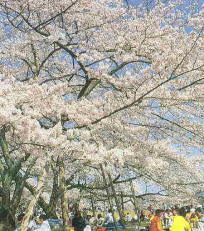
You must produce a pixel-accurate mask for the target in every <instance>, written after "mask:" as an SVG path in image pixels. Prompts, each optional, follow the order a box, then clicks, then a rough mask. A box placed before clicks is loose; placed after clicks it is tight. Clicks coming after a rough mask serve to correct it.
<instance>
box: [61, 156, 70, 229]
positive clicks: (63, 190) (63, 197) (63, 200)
mask: <svg viewBox="0 0 204 231" xmlns="http://www.w3.org/2000/svg"><path fill="white" fill-rule="evenodd" d="M59 181H60V195H61V208H62V219H63V226H64V227H63V228H64V230H66V229H67V227H68V224H69V223H68V221H69V216H68V196H67V192H66V180H65V165H64V162H63V159H61V160H60V163H59Z"/></svg>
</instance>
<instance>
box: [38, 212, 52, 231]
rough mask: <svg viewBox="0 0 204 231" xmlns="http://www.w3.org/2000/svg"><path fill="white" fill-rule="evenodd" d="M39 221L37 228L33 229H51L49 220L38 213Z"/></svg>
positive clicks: (39, 230) (44, 230) (40, 230)
mask: <svg viewBox="0 0 204 231" xmlns="http://www.w3.org/2000/svg"><path fill="white" fill-rule="evenodd" d="M39 223H40V224H41V225H40V227H39V228H37V229H36V230H35V231H51V228H50V225H49V222H48V221H47V220H46V216H45V215H43V214H42V215H40V217H39Z"/></svg>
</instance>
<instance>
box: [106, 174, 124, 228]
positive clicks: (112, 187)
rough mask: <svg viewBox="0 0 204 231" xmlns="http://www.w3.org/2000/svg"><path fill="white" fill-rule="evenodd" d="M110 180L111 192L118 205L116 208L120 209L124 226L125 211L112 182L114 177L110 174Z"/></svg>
mask: <svg viewBox="0 0 204 231" xmlns="http://www.w3.org/2000/svg"><path fill="white" fill-rule="evenodd" d="M108 178H109V182H110V186H111V190H112V193H113V196H114V199H115V204H116V207H117V209H118V213H119V217H120V220H121V221H122V223H123V224H124V219H123V211H122V209H121V205H120V201H119V200H118V197H117V195H116V191H115V188H114V185H113V180H112V177H111V175H110V173H108Z"/></svg>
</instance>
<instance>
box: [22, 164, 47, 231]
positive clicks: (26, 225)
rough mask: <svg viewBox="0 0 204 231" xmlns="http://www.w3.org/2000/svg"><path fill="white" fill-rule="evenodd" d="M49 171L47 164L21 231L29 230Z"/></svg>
mask: <svg viewBox="0 0 204 231" xmlns="http://www.w3.org/2000/svg"><path fill="white" fill-rule="evenodd" d="M47 171H48V164H46V165H45V166H44V167H43V172H42V175H41V176H40V178H39V180H38V185H37V188H36V194H35V195H34V196H33V198H32V200H31V201H30V204H29V205H28V209H27V211H26V214H25V217H24V220H23V222H22V224H21V227H20V231H27V228H28V224H29V220H30V218H31V216H32V214H33V209H34V207H35V205H36V203H37V201H38V198H39V196H40V194H41V193H42V190H43V185H44V182H45V177H46V175H47Z"/></svg>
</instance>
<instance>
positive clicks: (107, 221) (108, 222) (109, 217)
mask: <svg viewBox="0 0 204 231" xmlns="http://www.w3.org/2000/svg"><path fill="white" fill-rule="evenodd" d="M113 223H114V220H113V215H112V211H111V209H109V210H108V213H107V215H106V217H105V220H104V224H105V225H111V224H113Z"/></svg>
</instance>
